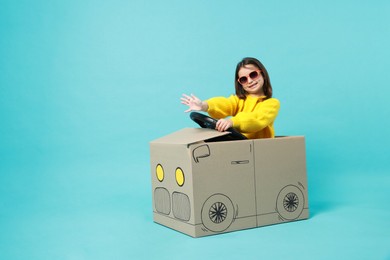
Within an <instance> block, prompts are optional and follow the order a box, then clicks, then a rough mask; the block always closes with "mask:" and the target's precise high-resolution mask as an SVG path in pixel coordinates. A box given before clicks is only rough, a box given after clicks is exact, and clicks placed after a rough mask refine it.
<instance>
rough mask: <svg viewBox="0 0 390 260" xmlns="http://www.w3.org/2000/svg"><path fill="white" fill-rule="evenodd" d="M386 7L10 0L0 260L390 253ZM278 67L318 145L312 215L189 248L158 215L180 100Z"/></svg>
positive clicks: (0, 34) (2, 79)
mask: <svg viewBox="0 0 390 260" xmlns="http://www.w3.org/2000/svg"><path fill="white" fill-rule="evenodd" d="M389 13H390V2H389V1H380V0H377V1H365V2H362V1H348V0H340V1H339V0H338V1H336V0H334V1H308V0H302V1H206V0H196V1H142V0H131V1H124V0H123V1H120V0H111V1H96V0H94V1H92V0H90V1H86V0H80V1H56V0H55V1H49V0H48V1H42V0H38V1H27V0H25V1H23V0H1V1H0V258H1V259H66V260H81V259H94V260H96V259H179V258H180V257H185V258H187V259H200V258H202V259H238V257H240V256H244V257H245V258H243V259H281V258H282V257H284V258H285V259H298V258H300V259H390V224H389V219H390V202H389V197H390V176H389V170H390V167H389V166H390V165H389V149H388V147H389V145H390V141H389V134H388V133H389V127H390V124H389V116H390V113H389V112H390V108H389V107H390V106H389V102H388V96H389V94H390V92H389V87H390V86H389V85H390V84H389V79H390V76H389V75H390V74H389V72H388V71H389V68H390V61H389V58H390V55H389V54H390V48H389V46H390V18H389ZM245 56H254V57H257V58H259V59H260V60H262V61H263V63H264V64H265V66H266V67H267V69H268V71H269V73H270V76H271V82H272V84H273V88H274V96H275V97H276V98H278V99H280V101H281V104H282V105H281V110H280V114H279V117H278V119H277V122H276V131H277V134H279V135H305V136H306V142H307V167H308V178H309V185H310V186H309V192H310V197H309V199H310V207H311V213H312V217H311V218H310V219H309V220H307V221H301V222H295V223H289V224H284V225H275V226H269V227H264V228H256V229H251V230H246V231H240V232H233V233H229V234H224V235H218V236H213V237H207V238H201V239H193V238H190V237H188V236H186V235H183V234H181V233H178V232H176V231H173V230H170V229H168V228H165V227H163V226H160V225H157V224H154V223H153V221H152V205H151V188H150V173H149V144H148V143H149V141H151V140H153V139H155V138H158V137H161V136H163V135H166V134H168V133H171V132H173V131H176V130H179V129H181V128H184V127H195V125H194V124H193V123H192V122H191V121H190V119H189V118H188V116H187V115H186V114H184V113H183V111H184V107H183V106H182V105H181V104H180V102H179V97H180V96H181V94H182V93H188V94H189V93H195V94H197V95H198V96H199V97H201V98H203V99H205V98H208V97H212V96H216V95H224V96H228V95H230V94H231V93H232V92H233V76H234V69H235V65H236V64H237V62H238V61H239V60H240V59H241V58H243V57H245Z"/></svg>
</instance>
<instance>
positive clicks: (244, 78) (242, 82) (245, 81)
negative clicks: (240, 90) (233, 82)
mask: <svg viewBox="0 0 390 260" xmlns="http://www.w3.org/2000/svg"><path fill="white" fill-rule="evenodd" d="M238 82H240V84H245V83H247V82H248V81H247V79H246V77H241V78H239V79H238Z"/></svg>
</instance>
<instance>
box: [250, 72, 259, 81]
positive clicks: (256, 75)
mask: <svg viewBox="0 0 390 260" xmlns="http://www.w3.org/2000/svg"><path fill="white" fill-rule="evenodd" d="M258 76H259V73H258V72H257V71H252V72H251V73H250V74H249V77H251V79H255V78H257V77H258Z"/></svg>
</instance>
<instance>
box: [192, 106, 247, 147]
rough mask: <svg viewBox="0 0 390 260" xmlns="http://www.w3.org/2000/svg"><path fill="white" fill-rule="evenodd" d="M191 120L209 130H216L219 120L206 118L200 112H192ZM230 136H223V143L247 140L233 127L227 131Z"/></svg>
mask: <svg viewBox="0 0 390 260" xmlns="http://www.w3.org/2000/svg"><path fill="white" fill-rule="evenodd" d="M190 118H191V119H192V120H193V121H194V122H195V123H197V124H198V125H199V126H200V127H202V128H209V129H214V130H215V127H216V125H217V121H218V120H217V119H214V118H212V117H209V116H206V115H204V114H201V113H198V112H192V113H191V114H190ZM226 131H227V132H229V133H230V134H228V135H226V136H221V137H220V138H221V141H222V140H223V141H229V140H245V139H247V138H246V137H245V136H244V135H243V134H241V133H240V132H238V131H237V130H236V129H234V128H233V127H230V128H229V129H228V130H226Z"/></svg>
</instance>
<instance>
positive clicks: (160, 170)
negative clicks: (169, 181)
mask: <svg viewBox="0 0 390 260" xmlns="http://www.w3.org/2000/svg"><path fill="white" fill-rule="evenodd" d="M156 176H157V179H158V180H159V181H160V182H162V181H163V180H164V168H163V167H162V166H161V164H158V165H157V167H156Z"/></svg>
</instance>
